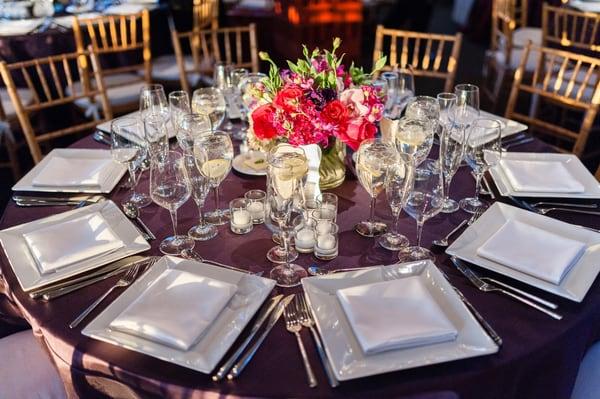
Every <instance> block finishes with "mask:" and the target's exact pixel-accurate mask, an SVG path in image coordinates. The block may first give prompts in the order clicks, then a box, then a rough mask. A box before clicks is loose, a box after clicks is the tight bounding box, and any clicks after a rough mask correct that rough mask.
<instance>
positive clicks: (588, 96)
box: [538, 62, 598, 102]
mask: <svg viewBox="0 0 600 399" xmlns="http://www.w3.org/2000/svg"><path fill="white" fill-rule="evenodd" d="M557 64H558V65H557V69H558V68H560V62H559V63H557ZM587 72H588V68H585V67H582V68H580V69H579V71H578V72H577V76H576V77H575V81H574V83H573V88H572V89H571V92H570V93H569V97H570V98H573V99H574V98H575V97H576V96H577V93H578V92H579V89H580V87H581V82H583V80H584V79H585V76H586V74H587ZM574 73H575V70H573V69H567V70H566V71H565V73H564V74H563V77H562V80H561V81H560V87H559V88H558V90H557V93H558V94H560V95H565V94H566V90H567V86H568V85H569V82H570V81H571V78H572V77H573V74H574ZM556 80H557V79H556V77H553V78H551V79H550V80H549V81H548V88H549V90H552V91H553V90H554V89H555V87H554V86H555V85H556ZM597 81H598V75H597V74H593V75H592V76H590V79H589V80H588V84H587V85H586V87H585V88H584V89H583V95H582V96H581V99H580V101H583V102H590V101H592V96H593V95H594V88H595V85H596V82H597ZM538 86H539V87H542V84H539V85H538Z"/></svg>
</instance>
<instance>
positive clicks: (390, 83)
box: [380, 71, 400, 119]
mask: <svg viewBox="0 0 600 399" xmlns="http://www.w3.org/2000/svg"><path fill="white" fill-rule="evenodd" d="M380 79H381V80H383V81H384V82H385V83H386V88H387V90H386V94H387V98H386V101H385V106H384V113H383V115H384V116H385V117H386V118H390V119H395V118H397V117H399V116H400V115H399V113H396V101H397V99H398V95H399V91H400V89H399V85H398V73H397V72H393V71H388V72H383V73H382V74H381V77H380Z"/></svg>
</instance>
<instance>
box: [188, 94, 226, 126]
mask: <svg viewBox="0 0 600 399" xmlns="http://www.w3.org/2000/svg"><path fill="white" fill-rule="evenodd" d="M225 108H226V106H225V97H224V96H223V92H222V91H221V90H220V89H217V88H215V87H203V88H201V89H196V90H194V95H193V96H192V112H193V113H195V114H204V115H208V117H209V118H210V123H211V124H212V126H213V128H214V129H216V128H218V127H219V126H220V125H221V123H223V120H224V119H225Z"/></svg>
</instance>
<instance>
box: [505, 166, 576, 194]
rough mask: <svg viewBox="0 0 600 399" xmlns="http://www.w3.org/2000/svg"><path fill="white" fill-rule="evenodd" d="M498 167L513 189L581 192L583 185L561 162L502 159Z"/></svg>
mask: <svg viewBox="0 0 600 399" xmlns="http://www.w3.org/2000/svg"><path fill="white" fill-rule="evenodd" d="M500 167H501V168H502V171H503V172H504V175H505V176H506V177H507V178H508V181H509V182H510V184H511V186H512V187H513V188H514V189H515V191H532V192H539V193H582V192H584V191H585V187H584V186H583V184H581V182H579V181H578V180H577V179H576V177H575V176H573V175H572V174H571V172H569V170H568V169H567V168H566V167H565V165H564V164H563V163H562V162H558V161H536V160H528V161H525V160H518V159H503V160H501V161H500Z"/></svg>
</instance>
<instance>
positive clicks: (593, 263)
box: [446, 202, 600, 302]
mask: <svg viewBox="0 0 600 399" xmlns="http://www.w3.org/2000/svg"><path fill="white" fill-rule="evenodd" d="M509 219H512V220H518V221H519V222H521V223H526V224H529V225H531V226H535V227H537V228H540V229H543V230H546V231H549V232H551V233H554V234H558V235H561V236H564V237H568V238H571V239H574V240H577V241H581V242H584V243H586V244H587V246H588V247H587V249H586V251H585V253H584V254H583V255H582V256H581V258H579V260H578V261H577V263H576V264H575V265H574V266H573V267H572V268H571V270H570V271H569V273H567V275H566V276H565V277H564V278H563V279H562V281H561V283H560V285H555V284H552V283H549V282H547V281H544V280H540V279H538V278H535V277H533V276H530V275H529V274H525V273H522V272H519V271H517V270H514V269H512V268H510V267H508V266H504V265H502V264H500V263H496V262H493V261H491V260H488V259H485V258H483V257H481V256H479V255H477V249H478V248H479V247H480V246H481V245H483V243H484V242H486V241H487V240H488V239H489V238H490V237H491V236H492V234H494V233H495V232H496V231H497V230H498V229H499V228H500V227H501V226H502V225H504V223H505V222H506V221H507V220H509ZM537 250H539V249H537ZM446 253H447V254H449V255H454V256H456V257H458V258H460V259H464V260H466V261H467V262H471V263H473V264H476V265H477V266H481V267H483V268H485V269H489V270H492V271H494V272H497V273H500V274H504V275H505V276H508V277H511V278H514V279H515V280H518V281H521V282H523V283H526V284H529V285H532V286H534V287H537V288H539V289H541V290H544V291H548V292H551V293H553V294H556V295H558V296H561V297H564V298H567V299H570V300H572V301H575V302H581V301H582V300H583V298H584V297H585V294H586V293H587V291H588V290H589V288H590V286H591V285H592V283H593V282H594V280H595V279H596V276H598V273H599V272H600V234H598V233H595V232H593V231H591V230H588V229H585V228H583V227H579V226H575V225H572V224H568V223H565V222H561V221H560V220H556V219H552V218H549V217H547V216H544V215H539V214H537V213H533V212H529V211H526V210H523V209H520V208H516V207H514V206H510V205H506V204H503V203H500V202H496V203H494V205H492V206H491V207H490V208H488V210H486V211H485V212H484V214H483V215H481V216H480V217H479V219H477V221H475V223H473V224H472V225H471V226H469V227H468V228H467V229H466V230H465V231H464V232H463V233H462V234H461V235H460V237H458V238H457V239H456V241H454V242H453V243H452V245H450V247H448V249H447V250H446Z"/></svg>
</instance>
